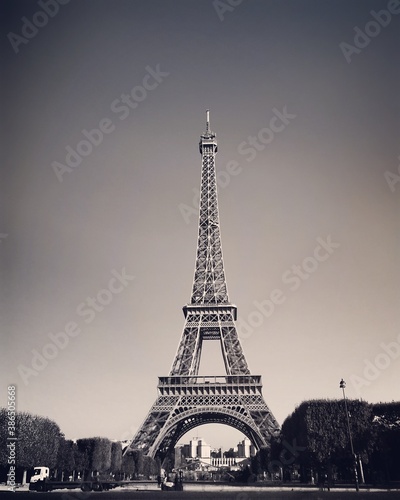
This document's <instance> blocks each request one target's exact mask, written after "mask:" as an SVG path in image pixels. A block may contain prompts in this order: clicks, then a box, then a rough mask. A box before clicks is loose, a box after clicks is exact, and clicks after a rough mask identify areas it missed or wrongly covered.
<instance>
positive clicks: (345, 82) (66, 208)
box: [0, 0, 400, 446]
mask: <svg viewBox="0 0 400 500" xmlns="http://www.w3.org/2000/svg"><path fill="white" fill-rule="evenodd" d="M50 3H51V2H50ZM223 3H224V2H221V3H220V4H221V5H223ZM44 4H45V5H48V6H47V7H46V8H47V9H48V10H49V12H50V14H49V16H50V17H47V16H44V15H43V14H40V12H43V7H41V4H40V3H39V2H35V1H20V0H12V1H11V0H10V1H3V2H1V9H2V15H1V24H2V34H1V56H2V59H1V60H2V72H3V78H2V80H1V107H2V120H1V141H2V148H1V149H2V152H1V154H2V158H1V184H0V185H1V189H2V193H1V221H0V256H1V261H2V265H1V307H2V313H1V322H2V326H1V331H2V343H1V368H0V374H1V381H2V384H1V387H2V389H1V393H0V403H1V404H2V405H5V404H6V390H7V385H8V384H11V383H14V384H16V385H17V387H18V408H19V410H25V411H29V412H32V413H37V414H40V415H46V416H48V417H50V418H51V419H53V420H55V421H56V422H57V423H58V424H59V425H60V427H61V429H62V431H63V432H64V433H65V435H66V436H67V438H80V437H89V436H94V435H101V436H106V437H109V438H112V439H121V438H130V437H132V435H133V434H134V432H135V431H136V429H137V428H138V426H140V424H141V422H142V421H143V419H144V418H145V416H146V414H147V412H148V411H149V409H150V407H151V405H152V404H153V402H154V400H155V398H156V395H157V392H156V386H157V380H158V379H157V377H158V376H165V375H167V374H168V373H169V370H170V367H171V365H172V362H173V359H174V356H175V353H176V349H177V347H178V343H179V340H180V336H181V333H182V328H183V325H184V317H183V314H182V310H181V308H182V306H183V305H184V304H185V303H187V302H188V301H189V300H190V294H191V287H192V279H193V272H194V264H195V254H196V243H197V206H196V203H197V202H198V200H196V198H197V196H196V193H197V192H198V188H199V186H200V169H201V156H200V154H199V152H198V141H199V137H200V134H201V133H203V132H204V130H205V110H206V109H207V108H209V109H210V112H211V128H212V130H213V131H214V132H216V134H217V139H218V146H219V153H218V154H217V158H216V163H217V170H218V171H219V179H220V186H219V207H220V219H221V234H222V245H223V251H224V262H225V271H226V278H227V284H228V289H229V297H230V300H231V301H232V302H233V303H235V304H236V305H237V306H238V313H239V321H238V329H239V333H240V336H241V339H242V346H243V350H244V353H245V356H246V360H247V362H248V364H249V367H250V370H251V371H252V373H253V374H260V375H262V377H263V384H264V387H263V394H264V398H265V400H266V402H267V404H268V405H269V407H270V409H271V411H272V412H273V413H274V415H275V416H276V418H277V420H278V421H279V423H280V424H282V422H283V421H284V419H285V418H286V416H288V415H289V414H290V413H291V412H292V411H293V410H294V409H295V407H296V405H298V404H299V403H301V402H302V401H303V400H304V399H309V398H339V397H341V391H340V389H339V381H340V379H341V378H342V377H343V378H344V379H345V380H346V382H347V396H348V397H349V398H359V397H360V398H363V399H365V400H367V401H370V402H375V401H391V400H399V399H400V384H399V377H400V317H399V298H400V293H399V282H400V268H399V262H400V252H399V250H400V241H399V234H400V232H399V229H400V228H399V225H400V224H399V222H400V221H399V202H400V182H398V181H399V180H400V178H399V177H396V176H398V175H399V172H398V169H399V165H400V147H399V129H400V128H399V125H400V109H399V91H398V89H399V87H400V74H399V71H400V70H399V64H398V54H399V48H400V43H399V41H400V29H399V23H400V6H397V7H396V5H395V3H391V2H389V1H363V2H360V1H351V0H343V1H342V0H337V1H333V0H330V1H328V0H326V1H324V2H322V1H320V0H310V1H304V0H296V1H295V0H292V1H287V0H281V1H277V0H270V1H267V0H266V1H262V0H245V1H243V2H242V3H241V4H240V5H238V6H237V7H235V8H233V7H230V10H225V11H222V8H221V10H220V11H219V12H217V9H216V8H215V2H213V1H212V0H196V1H191V0H174V1H172V0H160V1H156V0H142V1H136V0H131V1H128V0H112V1H111V0H87V1H85V2H82V1H76V0H71V1H70V2H67V1H66V0H64V4H63V5H59V8H58V11H56V10H57V8H56V7H54V4H51V6H49V5H50V4H47V3H46V0H45V2H44ZM42 5H43V3H42ZM225 5H228V3H227V0H225ZM389 7H390V8H391V9H392V13H389V14H386V13H385V12H382V10H385V11H387V9H388V8H389ZM396 9H397V11H399V13H396ZM372 11H374V12H375V14H373V13H371V12H372ZM374 16H375V18H376V17H377V18H379V20H380V21H379V22H380V23H381V24H384V25H385V26H381V24H378V21H377V20H376V19H375V20H374ZM32 21H35V23H36V24H37V25H38V26H39V27H35V25H34V24H30V23H31V22H32ZM355 28H357V29H355ZM365 31H367V32H368V33H369V34H370V36H369V37H368V36H367V35H365ZM355 37H356V40H355ZM346 44H347V45H346ZM351 46H353V48H351ZM124 101H125V103H124ZM279 117H280V118H279ZM99 128H101V130H102V131H101V132H96V131H93V129H99ZM83 131H86V132H83ZM85 134H86V136H89V135H90V136H91V138H90V140H91V141H92V143H95V145H93V144H92V143H90V142H88V137H86V136H85ZM82 141H86V142H82ZM263 141H264V142H263ZM252 144H253V145H252ZM77 148H78V150H79V151H80V153H81V156H80V157H78V156H77V154H76V151H77ZM72 150H74V151H75V153H71V151H72ZM66 157H67V158H66ZM55 162H58V163H55ZM61 164H63V165H64V167H62V166H61ZM56 171H57V172H58V174H57V173H56ZM389 172H390V173H389ZM60 180H61V181H60ZM194 207H196V208H194ZM321 242H323V243H322V246H321ZM326 247H327V248H328V250H327V249H326ZM314 255H315V256H316V257H317V258H316V257H315V256H314ZM293 266H295V267H293ZM296 266H300V267H296ZM118 276H119V278H118ZM133 277H134V278H133ZM274 290H275V292H274ZM271 295H272V297H273V298H274V299H275V302H276V304H275V305H274V309H273V310H272V307H271V305H272V304H273V303H272V302H267V300H268V299H270V298H271ZM277 297H279V300H276V298H277ZM91 298H92V299H94V301H92V300H91ZM102 304H103V305H102ZM257 304H258V306H257ZM260 304H261V305H260ZM261 310H262V311H261ZM65 330H67V333H68V335H67V334H66V333H65ZM59 332H64V333H61V334H60V333H59ZM51 337H52V338H53V340H51ZM55 339H56V340H55ZM57 343H58V346H57V345H56V344H57ZM382 344H383V345H382ZM385 349H386V350H387V351H389V353H385ZM37 353H40V356H45V358H40V356H39V355H38V354H37ZM46 357H47V358H52V359H46ZM222 371H223V368H222V357H221V354H220V350H219V349H218V345H216V344H215V343H213V342H208V343H206V344H205V347H204V354H203V359H202V365H201V373H203V374H222ZM195 434H199V435H202V436H203V437H205V438H206V439H207V441H208V442H209V443H210V444H211V445H212V446H217V445H218V446H220V445H223V446H229V445H234V444H236V443H237V441H238V439H239V437H240V435H239V433H235V431H232V430H231V429H228V432H219V431H218V432H217V430H216V428H210V427H209V428H208V430H207V429H199V430H193V431H191V432H190V435H189V436H187V439H186V438H185V439H184V440H186V441H189V439H190V438H191V437H192V435H195Z"/></svg>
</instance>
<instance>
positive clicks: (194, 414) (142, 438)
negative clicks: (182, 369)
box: [125, 375, 279, 459]
mask: <svg viewBox="0 0 400 500" xmlns="http://www.w3.org/2000/svg"><path fill="white" fill-rule="evenodd" d="M261 388H262V385H261V377H260V376H257V375H235V376H221V377H160V379H159V385H158V391H159V396H158V398H157V400H156V402H155V403H154V405H153V406H152V408H151V410H150V412H149V414H148V415H147V418H146V420H145V421H144V422H143V424H142V426H141V428H140V429H139V431H138V432H137V434H136V436H135V437H134V438H133V440H132V442H131V444H130V445H129V447H128V448H127V449H126V450H125V453H129V451H130V450H136V449H141V450H143V452H144V453H145V454H147V455H149V456H151V457H153V458H155V457H156V456H159V457H160V458H161V459H162V458H164V457H165V455H166V454H167V453H168V452H169V451H171V450H172V449H173V448H174V446H175V445H176V444H177V443H178V441H179V439H180V438H181V437H182V436H183V435H184V434H186V433H187V432H188V431H189V430H191V429H193V428H194V427H198V426H199V425H203V424H210V423H219V424H224V425H228V426H230V427H233V428H235V429H237V430H239V431H241V432H242V433H243V434H244V435H245V436H247V437H248V438H249V439H250V441H251V442H252V443H253V444H254V446H255V447H256V448H257V449H259V448H261V447H263V446H268V445H269V443H270V440H271V437H272V436H274V435H276V433H277V432H278V431H279V425H278V423H277V422H276V420H275V418H274V416H273V415H272V413H271V412H270V410H269V408H268V406H267V405H266V403H265V401H264V398H263V396H262V393H261Z"/></svg>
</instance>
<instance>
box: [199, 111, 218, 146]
mask: <svg viewBox="0 0 400 500" xmlns="http://www.w3.org/2000/svg"><path fill="white" fill-rule="evenodd" d="M199 150H200V154H203V152H204V153H216V152H217V151H218V145H217V136H216V135H215V134H214V132H211V129H210V110H208V109H207V112H206V131H205V133H204V134H202V135H201V136H200V142H199Z"/></svg>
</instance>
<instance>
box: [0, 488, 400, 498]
mask: <svg viewBox="0 0 400 500" xmlns="http://www.w3.org/2000/svg"><path fill="white" fill-rule="evenodd" d="M195 488H197V489H195ZM8 498H10V500H11V499H13V500H153V499H160V500H164V499H169V500H196V499H200V500H202V499H204V500H214V499H215V500H225V499H226V500H228V499H229V500H261V499H267V500H325V499H329V500H353V499H354V500H356V499H357V500H395V499H397V500H398V499H400V491H369V492H368V491H360V492H359V493H357V492H356V491H343V490H342V491H330V492H328V491H318V490H315V489H308V490H301V491H299V490H295V491H291V490H290V489H288V490H285V491H279V490H277V489H272V488H255V487H244V488H240V487H231V488H230V489H229V491H226V490H225V491H221V489H220V488H218V487H217V486H216V487H215V488H214V489H210V488H209V487H204V486H201V485H187V488H186V489H185V490H184V491H183V492H182V491H177V492H175V491H160V490H159V489H157V488H156V487H151V489H142V490H135V489H134V488H124V489H122V488H119V489H115V490H112V491H104V492H90V493H83V492H81V491H80V490H58V491H52V492H48V493H39V492H30V491H26V490H19V491H18V490H16V492H15V493H12V492H6V491H1V492H0V500H8Z"/></svg>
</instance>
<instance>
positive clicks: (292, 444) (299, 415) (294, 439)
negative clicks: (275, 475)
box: [280, 400, 373, 481]
mask: <svg viewBox="0 0 400 500" xmlns="http://www.w3.org/2000/svg"><path fill="white" fill-rule="evenodd" d="M347 406H348V411H349V418H350V428H351V433H352V437H353V443H354V450H355V452H356V453H357V454H359V455H361V456H362V457H363V458H364V459H365V460H367V457H368V452H370V451H371V449H372V447H371V446H372V433H371V424H372V420H373V414H372V407H371V405H369V404H368V403H366V402H364V401H358V400H348V401H347ZM285 448H286V451H285ZM283 458H284V459H283ZM280 460H281V462H282V465H283V466H284V467H285V466H286V468H287V465H289V464H291V463H295V462H296V463H298V464H299V466H300V468H301V475H302V479H303V481H304V480H308V481H309V480H310V479H311V477H312V476H313V474H314V473H315V472H316V473H317V475H318V476H319V477H321V475H325V474H328V476H329V477H330V478H331V476H332V467H334V468H335V469H337V470H338V472H339V473H340V474H341V475H342V476H343V477H345V478H347V479H351V477H352V468H353V457H352V455H351V451H350V442H349V434H348V429H347V421H346V412H345V407H344V402H343V401H342V400H314V401H305V402H303V403H302V404H301V405H300V406H299V407H297V408H296V409H295V411H294V412H293V413H292V414H291V415H290V416H289V417H287V419H286V420H285V422H284V423H283V425H282V431H281V453H280Z"/></svg>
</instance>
